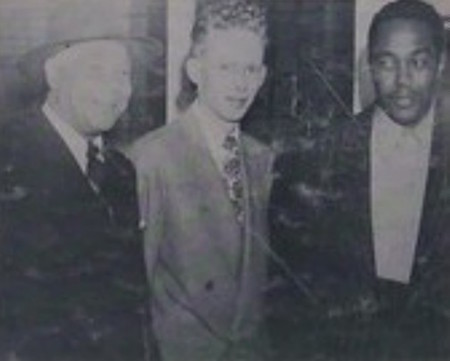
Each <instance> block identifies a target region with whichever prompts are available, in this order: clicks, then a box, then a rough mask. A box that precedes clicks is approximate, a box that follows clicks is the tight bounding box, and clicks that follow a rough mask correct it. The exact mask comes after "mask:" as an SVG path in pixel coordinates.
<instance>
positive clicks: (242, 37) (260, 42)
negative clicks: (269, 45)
mask: <svg viewBox="0 0 450 361" xmlns="http://www.w3.org/2000/svg"><path fill="white" fill-rule="evenodd" d="M203 45H204V47H205V49H206V51H207V52H209V54H210V55H213V56H219V57H220V56H226V55H234V56H239V55H240V54H241V55H242V56H243V57H246V55H248V54H252V53H254V55H255V56H260V54H261V52H262V51H263V50H264V46H265V43H264V39H263V37H262V36H261V35H260V34H258V33H256V32H255V31H252V30H250V29H246V28H241V27H232V28H226V29H222V28H211V29H210V30H209V31H208V32H207V34H206V37H205V39H204V44H203Z"/></svg>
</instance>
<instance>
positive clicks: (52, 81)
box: [44, 57, 61, 89]
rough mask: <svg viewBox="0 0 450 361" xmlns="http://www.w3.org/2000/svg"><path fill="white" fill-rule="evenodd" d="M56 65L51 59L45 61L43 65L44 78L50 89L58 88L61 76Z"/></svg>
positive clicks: (54, 60) (55, 60) (55, 61)
mask: <svg viewBox="0 0 450 361" xmlns="http://www.w3.org/2000/svg"><path fill="white" fill-rule="evenodd" d="M58 63H59V62H58V61H57V59H56V58H55V57H52V58H49V59H47V60H46V61H45V64H44V71H45V78H46V80H47V84H48V86H49V87H50V89H56V88H58V84H59V79H60V76H61V74H60V73H61V69H60V66H59V64H58Z"/></svg>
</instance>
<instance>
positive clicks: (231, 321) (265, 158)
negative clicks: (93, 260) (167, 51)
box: [133, 110, 272, 361]
mask: <svg viewBox="0 0 450 361" xmlns="http://www.w3.org/2000/svg"><path fill="white" fill-rule="evenodd" d="M243 148H244V158H245V168H246V173H247V182H246V183H247V190H248V197H246V214H247V215H248V217H247V221H246V224H245V227H244V231H243V232H242V233H241V229H240V227H239V225H238V223H237V220H236V216H235V214H234V210H233V208H232V204H231V202H230V200H229V198H228V195H227V193H226V190H225V187H224V184H223V180H222V175H221V174H220V171H219V170H218V168H217V167H216V164H215V163H214V160H213V158H212V156H211V154H210V152H209V150H208V146H207V144H206V140H205V139H204V137H203V134H202V133H201V129H200V127H199V124H198V122H197V119H196V116H195V114H194V113H193V112H192V111H191V110H188V111H187V112H186V113H185V114H184V115H183V116H182V117H181V118H180V119H179V120H177V121H174V122H173V123H171V124H169V125H167V126H165V127H164V128H162V129H160V130H157V131H156V132H154V133H151V134H150V135H148V136H146V137H144V138H143V139H141V140H140V141H139V142H138V143H137V144H136V146H135V148H134V150H133V153H134V159H135V160H136V165H137V170H138V175H139V183H140V192H139V193H140V199H139V200H140V204H141V210H142V217H143V219H144V221H145V222H146V231H145V247H146V265H147V271H148V278H149V280H150V284H151V289H152V297H153V298H154V302H153V303H152V315H153V319H154V332H155V334H156V337H157V339H158V342H159V346H160V350H161V355H162V359H163V360H167V361H169V360H170V361H175V360H180V361H181V360H183V361H202V360H204V361H213V360H222V359H223V360H228V359H230V360H234V356H231V355H228V356H229V357H230V358H226V357H227V353H228V352H232V353H233V352H235V348H234V347H233V346H235V345H236V344H239V346H242V345H243V344H244V343H246V342H247V341H248V342H249V343H252V342H253V341H252V339H253V336H255V335H256V333H257V331H258V327H259V326H260V325H261V318H262V309H261V306H262V305H261V302H262V292H263V287H264V284H265V271H266V267H265V254H264V246H263V244H265V242H266V236H267V229H266V224H267V219H266V217H267V215H266V211H267V201H268V193H269V187H270V181H271V163H272V156H271V152H270V150H269V149H268V148H267V147H265V146H263V145H262V144H260V143H259V142H257V141H255V140H254V139H251V138H249V137H247V136H244V138H243ZM234 341H237V342H234ZM230 346H231V347H230ZM247 346H248V348H249V349H253V350H254V349H256V351H257V352H259V351H262V348H259V347H260V346H261V345H259V346H257V347H253V346H254V345H253V346H251V345H247ZM224 357H225V358H224ZM246 357H247V356H246ZM248 357H250V356H248ZM246 360H247V359H246ZM249 360H250V359H249Z"/></svg>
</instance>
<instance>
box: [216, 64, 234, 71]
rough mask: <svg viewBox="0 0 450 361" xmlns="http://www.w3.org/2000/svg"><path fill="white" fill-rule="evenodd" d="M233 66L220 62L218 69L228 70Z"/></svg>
mask: <svg viewBox="0 0 450 361" xmlns="http://www.w3.org/2000/svg"><path fill="white" fill-rule="evenodd" d="M232 68H233V66H232V65H231V64H220V65H219V69H220V70H222V71H230V70H231V69H232Z"/></svg>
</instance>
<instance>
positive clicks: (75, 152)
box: [42, 103, 103, 174]
mask: <svg viewBox="0 0 450 361" xmlns="http://www.w3.org/2000/svg"><path fill="white" fill-rule="evenodd" d="M42 111H43V113H44V114H45V116H46V117H47V119H48V121H49V122H50V124H51V125H52V126H53V128H54V129H55V130H56V132H57V133H58V134H59V136H60V137H61V139H62V140H63V141H64V143H65V144H66V145H67V147H68V148H69V150H70V152H71V153H72V156H73V157H74V158H75V160H76V162H77V164H78V166H79V167H80V169H81V170H82V171H83V173H84V174H87V164H88V158H87V151H88V141H87V139H86V138H85V137H83V136H82V135H80V134H79V133H78V132H77V131H76V130H75V129H74V128H73V127H71V126H70V125H69V124H68V123H67V122H66V121H64V120H63V119H62V118H61V117H60V116H59V115H58V114H57V113H56V112H55V111H54V110H53V109H52V108H51V107H50V106H49V104H48V103H45V104H44V105H43V106H42ZM92 142H93V143H94V144H95V145H97V146H98V147H99V149H101V148H102V146H103V142H102V138H101V137H96V138H94V139H93V140H92Z"/></svg>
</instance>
